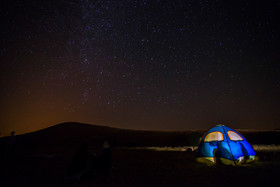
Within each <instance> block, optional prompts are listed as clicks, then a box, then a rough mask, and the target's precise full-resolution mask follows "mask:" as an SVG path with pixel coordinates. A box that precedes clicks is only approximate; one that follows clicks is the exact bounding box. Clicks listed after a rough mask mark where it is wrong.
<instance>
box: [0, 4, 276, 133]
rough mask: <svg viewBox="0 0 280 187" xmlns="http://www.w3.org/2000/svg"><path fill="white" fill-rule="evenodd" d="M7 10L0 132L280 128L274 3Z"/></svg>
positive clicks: (1, 67)
mask: <svg viewBox="0 0 280 187" xmlns="http://www.w3.org/2000/svg"><path fill="white" fill-rule="evenodd" d="M0 14H1V29H0V33H1V38H0V39H1V40H0V45H1V51H0V52H1V53H0V60H1V63H0V77H1V82H0V87H1V92H0V103H1V106H0V115H1V117H0V120H1V121H0V135H1V134H5V133H9V132H10V131H12V130H15V131H16V133H24V132H30V131H34V130H38V129H42V128H45V127H47V126H51V125H55V124H57V123H61V122H66V121H76V122H83V123H90V124H97V125H105V126H112V127H120V128H130V129H154V130H187V129H205V128H210V127H212V126H213V125H216V124H220V123H222V124H225V125H228V126H230V127H232V128H249V129H275V128H280V112H279V111H280V110H279V108H280V44H279V42H280V31H279V28H280V21H279V20H280V2H279V1H270V0H263V1H246V0H234V1H222V0H221V1H219V0H216V1H210V0H209V1H207V0H190V1H188V0H181V1H179V0H172V1H160V0H154V1H143V0H142V1H140V0H139V1H137V0H134V1H132V0H118V1H113V0H112V1H106V0H103V1H101V0H96V1H90V0H81V1H73V0H64V1H62V0H55V1H51V0H49V1H39V0H33V1H30V0H25V1H21V0H19V1H13V0H7V1H1V13H0Z"/></svg>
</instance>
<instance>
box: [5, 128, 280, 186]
mask: <svg viewBox="0 0 280 187" xmlns="http://www.w3.org/2000/svg"><path fill="white" fill-rule="evenodd" d="M95 130H96V129H95ZM107 130H108V129H107ZM75 131H76V129H75ZM86 131H87V132H88V129H87V130H86ZM53 132H54V131H52V133H50V132H47V133H46V131H43V133H42V132H39V135H38V133H37V134H36V133H35V135H34V134H33V135H32V136H33V137H32V136H30V134H29V135H28V138H23V137H20V136H19V137H17V142H18V143H17V144H16V146H15V149H14V150H13V153H12V154H11V155H12V156H9V158H5V157H4V158H3V155H4V153H3V149H2V152H1V155H2V157H1V163H0V166H1V167H0V168H1V169H0V171H1V172H0V186H1V187H2V186H28V187H31V186H36V187H37V186H275V185H276V186H277V183H278V181H279V171H280V152H279V151H278V152H272V151H266V152H264V151H262V152H257V155H258V156H259V161H257V162H255V163H252V164H248V165H243V166H237V167H233V166H224V165H214V166H206V165H203V164H200V163H197V162H196V161H195V154H196V153H195V152H187V151H185V152H179V151H177V152H176V151H171V152H168V151H153V150H138V149H133V145H137V146H138V145H141V142H139V140H141V139H143V142H144V143H143V145H145V146H162V145H163V144H164V143H162V141H163V142H168V141H167V140H168V138H172V137H174V133H173V134H171V135H170V134H169V135H168V133H163V136H162V137H160V135H159V134H158V133H155V134H156V135H157V136H156V137H154V139H155V140H154V141H153V143H151V144H150V145H148V144H149V143H147V141H146V139H151V138H152V135H155V134H153V133H147V134H146V135H145V133H144V132H141V133H140V134H141V135H139V134H138V137H137V136H136V135H137V133H136V132H135V131H134V133H135V134H134V135H135V136H136V137H135V136H133V134H132V135H131V134H130V135H127V133H123V132H120V131H119V130H113V133H117V134H118V136H114V137H113V138H112V136H110V137H111V141H112V140H116V142H118V143H115V145H114V147H112V165H113V168H112V169H111V171H110V173H109V174H107V175H104V174H103V175H98V176H90V175H87V174H85V175H84V176H83V177H81V178H80V180H79V181H76V182H73V183H71V182H69V180H67V179H66V170H67V167H68V165H69V164H70V162H71V160H72V159H73V156H74V154H75V152H76V150H77V148H78V147H79V145H80V140H81V139H83V140H85V137H86V136H88V135H86V136H82V135H81V134H80V133H82V134H86V133H85V132H82V131H81V132H78V131H76V133H75V137H74V138H73V137H70V136H69V137H68V139H67V138H66V139H65V138H61V137H60V139H61V140H60V141H59V140H58V138H57V137H56V136H55V135H54V134H55V133H53ZM101 132H105V131H104V129H101V130H99V131H96V134H99V137H98V136H97V135H96V136H95V138H96V137H98V138H97V139H98V140H99V141H97V139H96V141H97V142H98V143H94V137H93V138H92V137H91V139H88V143H89V153H93V152H94V153H97V154H100V152H101V150H102V146H101V144H100V143H101V142H102V141H101V140H102V138H101V135H100V134H102V133H101ZM40 133H41V134H40ZM68 133H70V134H71V132H70V131H68ZM107 133H108V132H107ZM251 133H252V132H251ZM92 134H94V133H92ZM105 134H106V133H105ZM109 134H112V133H111V131H110V133H109ZM120 134H121V135H120ZM182 134H183V135H186V133H181V134H180V133H179V135H181V137H180V136H179V137H180V138H179V139H178V138H177V137H176V138H175V140H176V141H178V142H180V141H179V140H180V139H182V137H183V135H182ZM187 134H188V133H187ZM103 135H104V133H103ZM103 135H102V136H103ZM119 136H121V138H119ZM251 136H252V137H255V134H254V133H252V134H251ZM39 137H40V138H41V139H40V138H39ZM42 137H44V138H45V139H44V138H42ZM65 137H66V136H65ZM79 137H83V138H80V139H79ZM88 137H90V136H88ZM127 137H131V139H133V138H132V137H134V140H133V141H131V139H129V138H127ZM145 137H146V139H145ZM191 137H193V136H191ZM43 139H44V140H45V141H43ZM50 139H56V141H57V144H56V143H55V141H51V140H50ZM62 139H63V141H62ZM103 139H104V137H103ZM186 139H189V138H186ZM46 140H48V141H46ZM70 140H71V141H70ZM136 140H137V141H136ZM173 140H174V139H173ZM175 140H174V142H173V143H172V144H173V146H174V145H175V144H176V141H175ZM2 142H3V141H2ZM75 142H76V143H75ZM120 142H121V143H120ZM156 142H161V143H160V145H156ZM264 142H265V141H264ZM0 143H1V141H0ZM184 143H185V144H186V142H180V143H178V146H180V144H184ZM124 145H127V146H124ZM167 146H170V145H167Z"/></svg>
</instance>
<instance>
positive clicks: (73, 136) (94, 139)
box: [1, 122, 280, 147]
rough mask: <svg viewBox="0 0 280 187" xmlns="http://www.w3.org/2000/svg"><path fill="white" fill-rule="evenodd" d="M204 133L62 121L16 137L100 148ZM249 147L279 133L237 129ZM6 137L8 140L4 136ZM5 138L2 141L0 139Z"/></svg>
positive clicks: (273, 140)
mask: <svg viewBox="0 0 280 187" xmlns="http://www.w3.org/2000/svg"><path fill="white" fill-rule="evenodd" d="M204 132H205V130H197V131H194V130H189V131H173V132H168V131H148V130H146V131H145V130H129V129H120V128H113V127H106V126H98V125H91V124H84V123H77V122H65V123H61V124H57V125H54V126H51V127H48V128H45V129H42V130H38V131H35V132H30V133H27V134H23V135H18V136H17V140H18V142H19V143H20V144H24V145H27V146H28V145H30V146H42V145H73V144H79V143H81V142H88V143H89V144H90V145H93V146H95V145H96V146H97V145H101V144H102V142H103V141H105V140H107V141H109V142H110V143H111V144H112V145H113V146H129V147H133V146H188V145H189V146H192V145H193V146H195V145H198V144H199V140H200V138H201V136H202V135H203V134H204ZM239 132H241V133H242V134H243V135H244V136H245V138H246V139H247V140H248V141H249V142H250V143H251V144H280V139H279V137H280V132H279V131H263V132H262V131H247V130H244V131H242V130H240V131H239ZM7 138H8V137H7ZM1 139H5V138H1Z"/></svg>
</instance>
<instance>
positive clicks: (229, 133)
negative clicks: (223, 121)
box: [197, 125, 256, 165]
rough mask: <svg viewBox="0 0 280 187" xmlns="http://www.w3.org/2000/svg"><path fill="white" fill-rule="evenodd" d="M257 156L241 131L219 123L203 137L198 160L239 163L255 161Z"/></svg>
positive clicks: (227, 163) (229, 163) (230, 163)
mask: <svg viewBox="0 0 280 187" xmlns="http://www.w3.org/2000/svg"><path fill="white" fill-rule="evenodd" d="M255 156H256V153H255V151H254V149H253V148H252V146H251V145H250V144H249V143H248V142H247V141H246V139H245V138H244V137H243V136H242V135H241V134H240V133H238V132H237V131H235V130H233V129H231V128H229V127H226V126H224V125H217V126H215V127H213V128H211V129H210V130H208V132H207V133H206V134H205V135H204V136H203V137H202V139H201V142H200V145H199V147H198V152H197V161H198V162H204V163H218V162H221V163H223V164H226V165H238V164H243V163H245V162H251V161H254V160H255Z"/></svg>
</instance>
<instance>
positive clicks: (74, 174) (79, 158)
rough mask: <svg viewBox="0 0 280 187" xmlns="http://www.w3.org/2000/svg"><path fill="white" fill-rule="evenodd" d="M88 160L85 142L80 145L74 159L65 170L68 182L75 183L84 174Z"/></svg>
mask: <svg viewBox="0 0 280 187" xmlns="http://www.w3.org/2000/svg"><path fill="white" fill-rule="evenodd" d="M87 160H88V144H87V143H86V142H84V143H82V144H81V146H80V147H79V149H78V150H77V152H76V153H75V155H74V158H73V160H72V162H71V164H70V165H69V167H68V169H67V173H66V175H67V178H68V179H69V180H70V181H77V180H79V179H80V177H81V176H82V175H83V174H84V172H85V170H86V167H87Z"/></svg>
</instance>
